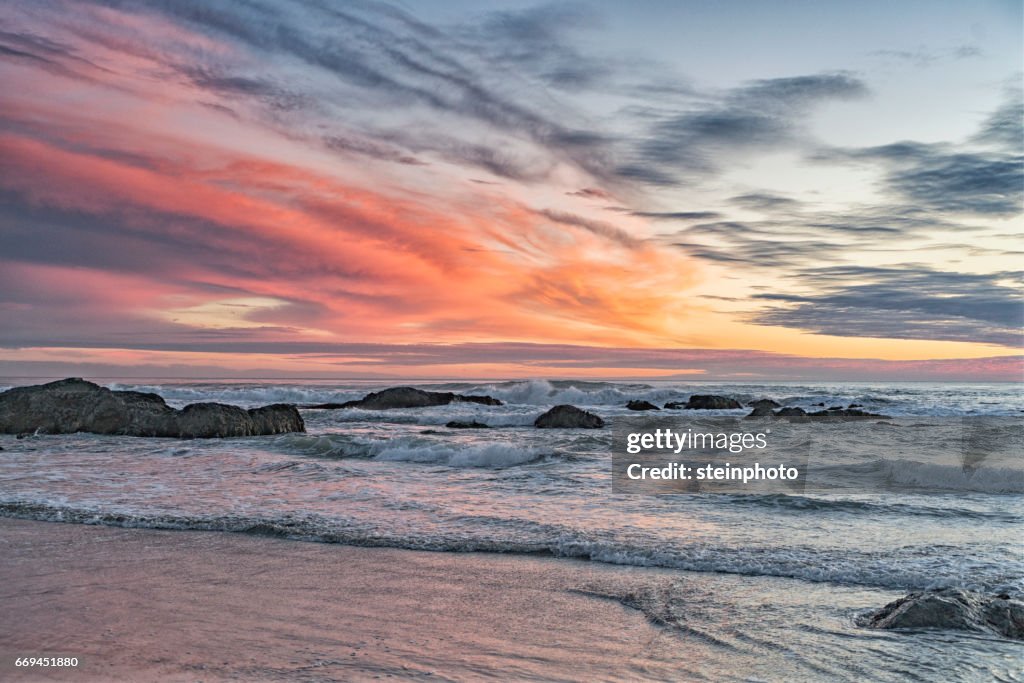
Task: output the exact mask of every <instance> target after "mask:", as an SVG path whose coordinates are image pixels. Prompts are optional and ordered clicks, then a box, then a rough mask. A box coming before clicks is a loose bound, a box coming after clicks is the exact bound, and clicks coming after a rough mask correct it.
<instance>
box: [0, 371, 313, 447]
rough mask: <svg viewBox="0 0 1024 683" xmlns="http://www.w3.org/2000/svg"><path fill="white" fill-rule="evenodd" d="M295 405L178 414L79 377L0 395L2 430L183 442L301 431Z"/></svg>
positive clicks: (153, 398)
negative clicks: (133, 437) (151, 437)
mask: <svg viewBox="0 0 1024 683" xmlns="http://www.w3.org/2000/svg"><path fill="white" fill-rule="evenodd" d="M304 431H306V427H305V424H303V421H302V416H300V415H299V411H298V410H296V408H295V406H293V405H286V404H275V405H270V406H264V407H262V408H253V409H251V410H245V409H243V408H239V407H237V406H229V405H223V404H221V403H194V404H192V405H189V406H185V407H184V408H183V409H181V410H175V409H174V408H171V407H170V406H168V405H167V404H166V403H165V402H164V399H163V398H161V397H160V396H158V395H156V394H149V393H142V392H138V391H111V390H110V389H107V388H105V387H101V386H99V385H98V384H93V383H92V382H86V381H85V380H82V379H64V380H60V381H57V382H50V383H49V384H43V385H39V386H31V387H15V388H14V389H9V390H8V391H5V392H3V393H2V394H0V432H3V433H8V434H20V433H41V434H72V433H75V432H91V433H94V434H119V435H125V436H162V437H174V438H183V439H193V438H212V437H224V436H259V435H263V434H284V433H286V432H304Z"/></svg>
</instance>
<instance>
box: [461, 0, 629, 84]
mask: <svg viewBox="0 0 1024 683" xmlns="http://www.w3.org/2000/svg"><path fill="white" fill-rule="evenodd" d="M599 25H600V18H599V17H598V15H597V14H596V13H595V12H594V11H593V9H591V8H588V7H586V6H584V5H579V4H568V3H557V4H545V5H539V6H536V7H528V8H525V9H521V10H514V11H499V12H492V13H490V14H488V15H487V16H486V18H485V19H484V20H483V21H482V22H480V23H479V24H474V25H464V26H463V27H462V30H461V35H462V36H463V37H464V39H466V40H468V41H471V42H472V43H474V44H475V45H476V46H477V49H478V50H480V51H481V53H482V54H485V55H487V56H488V58H489V59H491V60H492V61H493V62H494V63H495V64H497V65H501V66H506V67H507V66H513V67H515V69H516V71H517V72H518V73H521V74H527V75H529V76H532V77H534V78H537V79H539V80H541V81H542V82H544V83H545V84H547V85H548V86H551V87H554V88H558V89H561V90H568V91H579V90H586V89H590V88H593V87H594V86H597V85H600V84H602V83H606V82H607V80H608V78H609V76H610V75H611V74H612V72H613V66H612V65H611V64H609V63H608V62H607V61H605V60H601V59H597V58H594V57H591V56H588V55H584V54H583V53H582V52H580V51H579V50H578V49H576V48H575V47H573V45H572V42H571V40H570V38H569V34H570V33H572V32H576V31H579V30H581V29H586V28H594V27H597V26H599Z"/></svg>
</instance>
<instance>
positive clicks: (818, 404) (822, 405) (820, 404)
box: [814, 403, 825, 408]
mask: <svg viewBox="0 0 1024 683" xmlns="http://www.w3.org/2000/svg"><path fill="white" fill-rule="evenodd" d="M814 405H816V406H818V407H820V408H824V407H825V404H824V403H815V404H814Z"/></svg>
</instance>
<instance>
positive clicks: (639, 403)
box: [626, 400, 661, 410]
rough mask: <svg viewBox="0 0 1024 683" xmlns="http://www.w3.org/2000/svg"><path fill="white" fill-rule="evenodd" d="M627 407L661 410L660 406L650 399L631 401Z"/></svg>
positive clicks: (631, 408)
mask: <svg viewBox="0 0 1024 683" xmlns="http://www.w3.org/2000/svg"><path fill="white" fill-rule="evenodd" d="M626 407H627V408H628V409H630V410H661V408H659V407H658V406H656V405H654V404H653V403H651V402H650V401H636V400H633V401H630V402H629V403H627V404H626Z"/></svg>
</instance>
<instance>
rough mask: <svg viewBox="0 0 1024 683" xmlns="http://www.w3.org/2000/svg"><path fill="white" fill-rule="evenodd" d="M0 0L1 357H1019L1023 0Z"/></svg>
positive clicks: (351, 360)
mask: <svg viewBox="0 0 1024 683" xmlns="http://www.w3.org/2000/svg"><path fill="white" fill-rule="evenodd" d="M3 6H4V11H3V13H2V14H0V83H2V88H0V320H2V321H3V322H2V326H0V376H8V377H11V376H63V375H82V376H139V377H141V376H175V377H268V378H269V377H302V378H305V377H324V378H328V377H339V378H341V377H353V378H358V377H366V378H393V377H395V378H398V377H400V378H408V379H419V378H442V377H444V378H460V377H465V378H506V377H507V378H512V377H554V378H557V377H607V378H615V377H631V378H635V377H650V378H655V377H685V378H692V379H714V380H720V379H725V380H729V379H734V380H751V379H777V380H781V379H794V380H796V379H817V380H850V379H865V380H879V379H906V380H951V381H975V380H977V381H990V380H1008V381H1022V380H1024V355H1022V350H1021V346H1022V342H1024V337H1022V329H1024V299H1022V293H1024V271H1022V270H1021V269H1020V264H1021V263H1024V261H1022V260H1021V256H1022V253H1024V243H1022V239H1021V237H1022V234H1024V218H1022V213H1024V132H1022V125H1024V124H1022V121H1024V103H1022V54H1024V39H1022V36H1024V28H1022V27H1024V19H1022V5H1021V3H1019V2H996V1H979V2H969V3H968V2H944V1H941V0H940V1H928V2H891V1H888V2H877V1H874V0H867V1H865V2H859V3H847V2H820V1H818V2H802V1H794V2H785V3H779V2H772V3H765V2H742V1H735V2H725V1H712V0H690V1H687V2H667V1H666V2H660V1H654V0H650V1H646V2H645V1H637V2H630V3H624V2H612V1H611V0H593V1H592V2H568V3H560V2H559V3H535V2H518V1H515V2H513V1H507V2H489V3H476V2H468V1H461V0H451V1H445V2H442V1H440V0H425V1H420V2H401V3H386V2H364V1H362V0H355V1H346V2H330V1H328V0H302V1H298V2H285V1H279V0H275V1H273V2H271V1H268V0H245V1H244V2H243V1H238V2H211V1H208V0H173V1H171V0H167V1H164V2H158V1H151V2H119V1H106V2H93V1H90V0H75V1H74V2H60V1H50V0H33V1H28V0H25V1H20V0H7V1H6V2H4V5H3Z"/></svg>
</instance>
